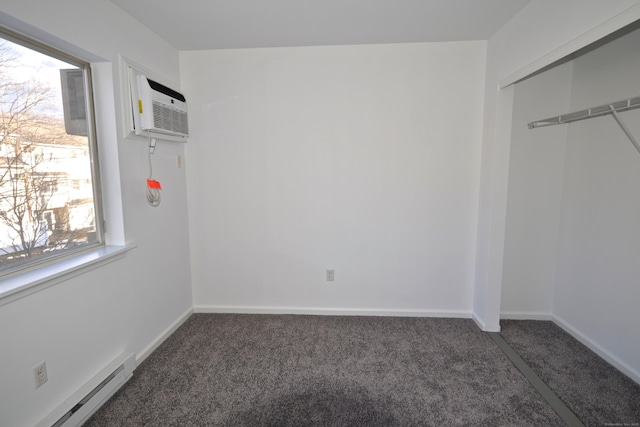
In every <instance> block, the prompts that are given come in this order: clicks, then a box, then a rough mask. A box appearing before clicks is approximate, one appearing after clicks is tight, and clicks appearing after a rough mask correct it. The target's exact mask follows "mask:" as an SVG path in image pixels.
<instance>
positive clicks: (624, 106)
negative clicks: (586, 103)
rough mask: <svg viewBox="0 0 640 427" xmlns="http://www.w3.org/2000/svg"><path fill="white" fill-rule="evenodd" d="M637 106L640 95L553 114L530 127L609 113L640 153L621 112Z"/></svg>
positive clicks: (639, 147)
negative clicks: (621, 116)
mask: <svg viewBox="0 0 640 427" xmlns="http://www.w3.org/2000/svg"><path fill="white" fill-rule="evenodd" d="M636 108H640V96H636V97H633V98H627V99H625V100H622V101H617V102H612V103H610V104H605V105H599V106H597V107H591V108H587V109H585V110H580V111H576V112H573V113H568V114H562V115H560V116H553V117H550V118H548V119H543V120H538V121H535V122H531V123H529V129H535V128H539V127H544V126H553V125H561V124H565V123H571V122H575V121H578V120H586V119H591V118H593V117H600V116H605V115H607V114H611V115H612V116H613V118H614V119H615V120H616V122H617V123H618V125H620V128H622V130H623V132H624V133H625V134H626V135H627V137H628V138H629V140H630V141H631V143H632V144H633V145H634V147H636V150H638V152H639V153H640V144H638V141H637V140H636V139H635V138H634V136H633V134H632V133H631V131H630V130H629V128H628V127H627V126H626V125H625V123H624V122H623V121H622V119H621V118H620V116H619V114H618V113H620V112H623V111H629V110H635V109H636Z"/></svg>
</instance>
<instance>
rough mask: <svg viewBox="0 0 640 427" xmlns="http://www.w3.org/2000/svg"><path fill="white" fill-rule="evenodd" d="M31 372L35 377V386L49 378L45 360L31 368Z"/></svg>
mask: <svg viewBox="0 0 640 427" xmlns="http://www.w3.org/2000/svg"><path fill="white" fill-rule="evenodd" d="M33 373H34V374H35V377H36V388H38V387H40V386H41V385H42V384H44V383H46V382H47V380H48V379H49V378H48V377H47V364H46V363H45V362H42V363H41V364H39V365H38V366H36V367H35V368H33Z"/></svg>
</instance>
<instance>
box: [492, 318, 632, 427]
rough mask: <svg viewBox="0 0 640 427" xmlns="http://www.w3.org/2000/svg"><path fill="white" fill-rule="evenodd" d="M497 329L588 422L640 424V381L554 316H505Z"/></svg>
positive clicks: (586, 422) (622, 424) (620, 424)
mask: <svg viewBox="0 0 640 427" xmlns="http://www.w3.org/2000/svg"><path fill="white" fill-rule="evenodd" d="M500 325H501V329H502V330H501V332H500V334H501V335H502V337H503V338H504V340H505V341H506V342H507V343H508V344H509V345H510V346H511V348H513V349H514V350H515V351H516V352H517V353H518V354H519V355H520V357H521V358H522V359H523V360H524V361H525V362H526V363H527V365H529V366H530V367H531V368H532V369H533V370H534V372H535V373H536V374H537V375H538V376H539V377H540V378H541V379H542V380H543V381H544V382H545V383H546V384H547V385H548V386H549V388H551V390H553V391H554V393H555V394H556V395H557V396H558V397H559V398H560V399H561V400H562V401H563V402H564V403H565V405H567V406H568V407H569V409H571V410H572V411H573V413H574V414H576V415H577V416H578V418H580V420H581V421H582V422H583V423H584V424H585V425H587V426H607V425H609V426H636V427H638V426H640V385H638V384H636V383H635V382H633V381H632V380H631V379H629V378H628V377H626V376H625V375H624V374H622V373H621V372H619V371H618V370H617V369H615V368H614V367H613V366H611V365H609V364H608V363H607V362H605V361H604V360H602V359H601V358H600V357H598V356H597V355H596V354H595V353H593V352H592V351H591V350H589V349H588V348H587V347H585V346H584V345H583V344H581V343H580V342H579V341H577V340H576V339H575V338H573V337H572V336H571V335H569V334H568V333H566V332H565V331H563V330H562V329H561V328H560V327H558V326H557V325H556V324H554V323H553V322H542V321H533V320H503V321H502V322H500Z"/></svg>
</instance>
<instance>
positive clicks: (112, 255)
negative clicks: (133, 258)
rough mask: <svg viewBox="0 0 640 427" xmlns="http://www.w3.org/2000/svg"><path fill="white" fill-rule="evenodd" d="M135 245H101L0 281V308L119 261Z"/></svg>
mask: <svg viewBox="0 0 640 427" xmlns="http://www.w3.org/2000/svg"><path fill="white" fill-rule="evenodd" d="M135 247H136V246H135V245H126V246H103V247H100V248H97V249H93V250H90V251H87V252H83V253H81V254H78V255H77V256H74V257H71V258H68V259H64V260H60V261H58V262H55V263H52V264H49V265H45V266H42V267H39V268H36V269H33V270H30V271H26V272H24V273H20V274H16V275H15V276H10V277H7V278H6V279H2V280H0V306H2V305H5V304H8V303H10V302H12V301H15V300H17V299H20V298H23V297H25V296H27V295H31V294H33V293H35V292H39V291H41V290H43V289H46V288H48V287H49V286H53V285H55V284H57V283H60V282H62V281H65V280H68V279H70V278H72V277H75V276H78V275H80V274H83V273H86V272H87V271H90V270H93V269H95V268H98V267H101V266H103V265H106V264H109V263H111V262H113V261H116V260H119V259H121V258H123V257H124V256H125V254H126V253H127V252H128V251H130V250H131V249H134V248H135Z"/></svg>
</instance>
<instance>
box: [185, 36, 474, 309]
mask: <svg viewBox="0 0 640 427" xmlns="http://www.w3.org/2000/svg"><path fill="white" fill-rule="evenodd" d="M484 69H485V43H484V42H461V43H434V44H404V45H377V46H342V47H310V48H282V49H246V50H225V51H196V52H181V76H182V87H183V89H184V91H185V93H186V95H187V97H188V98H189V99H190V105H191V111H192V113H193V115H192V117H193V120H192V122H191V123H192V138H191V141H190V143H189V145H188V147H187V151H188V154H187V155H188V158H187V160H188V165H189V168H188V180H189V185H188V188H189V211H190V227H191V233H192V239H191V244H192V246H191V253H192V272H193V293H194V301H195V308H196V310H201V311H222V310H231V311H252V310H253V311H266V312H269V311H286V312H340V313H348V312H363V313H371V314H381V313H396V314H417V315H456V316H468V315H470V312H471V302H472V286H473V260H474V248H475V233H476V228H475V227H476V224H475V221H476V211H477V181H478V174H479V147H480V135H481V120H482V101H483V100H482V97H483V91H484V89H483V82H484ZM327 268H332V269H335V277H336V280H335V282H326V281H325V269H327Z"/></svg>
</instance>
